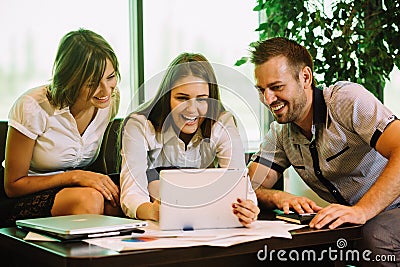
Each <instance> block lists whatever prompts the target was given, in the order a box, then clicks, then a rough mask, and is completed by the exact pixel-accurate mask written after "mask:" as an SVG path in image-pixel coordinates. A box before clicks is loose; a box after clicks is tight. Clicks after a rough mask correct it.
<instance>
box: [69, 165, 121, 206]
mask: <svg viewBox="0 0 400 267" xmlns="http://www.w3.org/2000/svg"><path fill="white" fill-rule="evenodd" d="M66 174H72V184H73V185H79V186H85V187H92V188H94V189H96V190H97V191H99V192H100V193H101V194H102V195H103V196H104V198H105V199H107V200H109V201H110V202H111V205H112V206H113V207H116V206H119V188H118V186H116V185H115V184H114V182H113V181H112V180H111V178H110V177H109V176H108V175H105V174H101V173H96V172H91V171H83V170H74V171H69V172H66Z"/></svg>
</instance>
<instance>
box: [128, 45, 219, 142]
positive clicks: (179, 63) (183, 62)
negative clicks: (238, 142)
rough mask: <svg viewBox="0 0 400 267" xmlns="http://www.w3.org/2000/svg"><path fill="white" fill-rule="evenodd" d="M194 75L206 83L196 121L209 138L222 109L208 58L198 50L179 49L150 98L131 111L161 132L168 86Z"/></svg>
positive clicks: (168, 110) (167, 112) (168, 107)
mask: <svg viewBox="0 0 400 267" xmlns="http://www.w3.org/2000/svg"><path fill="white" fill-rule="evenodd" d="M188 76H194V77H197V78H200V79H202V80H204V81H205V82H207V83H208V88H209V99H210V100H211V101H209V102H208V110H207V115H206V118H205V120H204V121H203V123H202V124H201V125H200V129H201V131H202V135H203V137H205V138H209V137H210V135H211V128H212V125H213V124H214V123H215V121H216V120H217V119H218V117H219V115H220V114H221V112H223V111H225V108H224V106H223V105H222V103H221V101H220V94H219V88H218V84H217V79H216V77H215V73H214V70H213V68H212V66H211V64H210V63H209V62H208V60H207V59H206V58H205V57H204V56H203V55H201V54H193V53H182V54H180V55H179V56H177V57H176V58H175V59H174V60H173V61H172V62H171V63H170V65H169V66H168V68H167V70H166V72H165V74H164V76H163V79H162V81H161V84H160V86H159V88H158V91H157V93H156V95H155V97H153V98H152V99H151V100H150V101H148V102H146V103H145V104H143V105H142V106H140V107H139V108H138V109H137V110H136V111H135V112H134V113H136V114H141V115H144V116H146V118H147V119H148V120H150V121H151V123H152V124H153V126H154V128H155V130H156V131H158V132H161V130H162V128H164V129H167V128H168V126H166V125H164V124H165V123H168V121H169V120H166V118H167V117H168V116H169V115H170V113H171V105H170V99H171V90H172V89H173V86H174V84H175V83H176V82H177V81H178V80H180V79H182V78H185V77H188Z"/></svg>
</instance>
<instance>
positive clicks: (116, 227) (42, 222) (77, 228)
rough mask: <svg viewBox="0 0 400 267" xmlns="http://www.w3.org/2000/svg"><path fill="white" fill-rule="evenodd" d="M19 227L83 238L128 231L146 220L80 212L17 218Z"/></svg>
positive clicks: (58, 235)
mask: <svg viewBox="0 0 400 267" xmlns="http://www.w3.org/2000/svg"><path fill="white" fill-rule="evenodd" d="M16 225H17V226H18V227H20V228H24V229H27V230H31V231H35V232H39V233H42V234H46V235H49V236H53V237H57V238H60V239H84V238H94V237H103V236H113V235H121V234H124V233H130V232H132V231H134V230H136V229H137V228H139V227H143V226H146V225H147V222H145V221H141V220H135V219H129V218H122V217H114V216H106V215H97V214H81V215H66V216H55V217H44V218H35V219H23V220H17V221H16Z"/></svg>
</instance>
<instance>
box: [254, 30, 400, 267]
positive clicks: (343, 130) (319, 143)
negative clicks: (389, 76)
mask: <svg viewBox="0 0 400 267" xmlns="http://www.w3.org/2000/svg"><path fill="white" fill-rule="evenodd" d="M252 62H253V63H254V64H255V78H256V88H257V90H258V91H259V95H260V100H261V101H262V103H264V104H265V106H266V107H267V108H268V109H269V110H270V111H271V113H272V114H273V116H274V118H275V121H274V122H272V123H271V126H270V130H269V131H268V133H267V135H266V138H265V140H264V142H263V143H262V144H261V146H260V150H259V151H258V152H257V153H256V154H255V155H254V156H253V157H252V161H251V163H250V164H249V173H250V177H251V179H252V184H253V186H254V187H255V188H257V189H256V193H257V197H258V200H259V202H260V203H263V204H265V205H267V206H268V207H271V208H272V207H274V208H275V207H278V208H280V209H283V210H284V212H285V213H288V212H289V209H293V210H295V211H297V212H299V213H304V212H318V213H317V215H316V216H315V217H314V219H313V220H312V221H311V222H310V226H311V227H315V228H322V227H325V226H327V227H329V228H331V229H333V228H336V227H338V226H340V225H342V224H343V223H355V224H365V226H364V228H363V229H364V230H363V231H364V234H363V241H364V242H363V243H364V245H365V246H366V247H367V248H368V249H370V250H372V251H373V252H374V253H375V255H377V254H381V255H382V254H385V255H389V254H390V255H396V257H397V261H400V245H399V244H400V240H399V237H400V209H399V207H400V197H399V195H400V142H399V141H398V137H399V136H400V122H399V120H398V119H397V118H396V116H395V115H394V114H393V113H392V112H391V111H390V110H389V109H388V108H387V107H385V106H384V105H383V104H382V103H381V102H380V101H379V100H378V99H376V98H375V97H374V96H373V95H372V94H371V93H370V92H368V91H367V90H366V89H365V88H364V87H362V86H361V85H359V84H356V83H351V82H345V81H341V82H337V83H336V84H334V85H332V86H329V87H326V88H319V87H317V86H316V83H315V80H314V77H313V62H312V57H311V55H310V54H309V52H308V51H307V49H306V48H304V47H303V46H301V45H299V44H297V43H296V42H294V41H291V40H288V39H286V38H281V37H278V38H272V39H269V40H265V41H263V42H259V43H258V44H257V45H256V47H255V49H254V50H253V51H252ZM290 166H293V167H294V169H295V170H296V172H297V173H298V174H299V175H300V177H301V178H302V179H303V180H304V181H305V182H306V183H307V184H308V185H309V186H310V187H311V188H312V189H313V190H314V191H315V192H316V193H317V194H318V195H319V196H321V197H322V198H324V199H325V200H327V201H328V202H330V203H332V204H331V205H329V206H327V207H325V208H322V207H319V206H318V205H316V204H315V203H314V202H313V201H312V200H310V199H308V198H306V197H302V196H294V195H292V194H289V193H287V192H283V191H277V190H272V189H270V188H271V187H272V186H273V185H274V184H275V182H276V181H277V180H278V179H280V178H281V177H282V173H283V171H284V170H285V169H287V168H288V167H290ZM371 263H372V262H371ZM389 263H390V262H386V263H384V264H389ZM380 264H382V262H381V263H380ZM391 264H394V263H393V262H391ZM385 266H386V265H385ZM387 266H396V265H387Z"/></svg>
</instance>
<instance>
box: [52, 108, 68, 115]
mask: <svg viewBox="0 0 400 267" xmlns="http://www.w3.org/2000/svg"><path fill="white" fill-rule="evenodd" d="M66 112H68V113H70V111H69V107H65V108H62V109H58V108H56V109H54V115H60V114H63V113H66Z"/></svg>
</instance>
